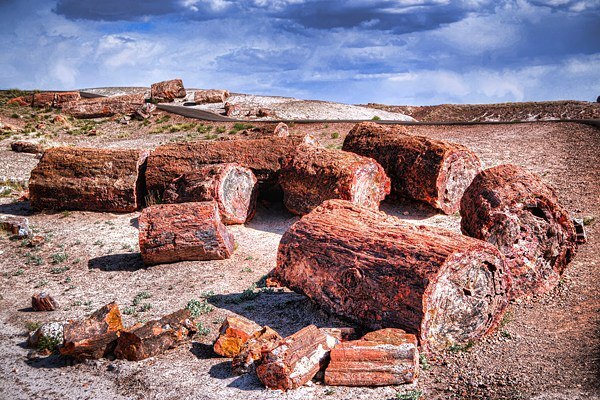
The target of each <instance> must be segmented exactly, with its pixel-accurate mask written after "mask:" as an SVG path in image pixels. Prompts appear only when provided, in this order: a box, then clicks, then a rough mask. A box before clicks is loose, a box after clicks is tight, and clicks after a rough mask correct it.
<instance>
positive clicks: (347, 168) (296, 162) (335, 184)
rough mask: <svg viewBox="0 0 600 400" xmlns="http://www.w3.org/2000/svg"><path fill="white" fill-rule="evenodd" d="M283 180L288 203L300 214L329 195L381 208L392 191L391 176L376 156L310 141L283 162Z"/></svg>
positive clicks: (284, 193)
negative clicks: (328, 146) (371, 156)
mask: <svg viewBox="0 0 600 400" xmlns="http://www.w3.org/2000/svg"><path fill="white" fill-rule="evenodd" d="M279 183H280V184H281V188H282V189H283V202H284V204H285V206H286V207H287V209H288V210H289V211H290V212H292V213H294V214H299V215H303V214H306V213H309V212H310V211H311V210H312V209H313V208H315V207H316V206H318V205H319V204H321V203H322V202H323V201H325V200H329V199H343V200H349V201H351V202H353V203H356V204H360V205H362V206H365V207H368V208H373V209H378V208H379V203H380V202H381V201H382V200H383V199H384V198H385V196H386V195H388V194H389V193H390V179H389V178H388V177H387V175H386V174H385V171H384V170H383V168H382V167H381V165H379V164H378V163H377V162H376V161H375V160H373V159H372V158H368V157H362V156H359V155H356V154H354V153H350V152H347V151H342V150H336V149H326V148H322V147H316V146H311V145H307V144H304V145H301V146H299V147H298V149H297V150H296V154H295V156H294V158H293V159H291V160H290V161H289V162H287V163H285V164H284V165H283V167H282V168H281V172H280V175H279Z"/></svg>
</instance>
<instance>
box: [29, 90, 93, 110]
mask: <svg viewBox="0 0 600 400" xmlns="http://www.w3.org/2000/svg"><path fill="white" fill-rule="evenodd" d="M80 99H81V95H80V94H79V92H43V93H35V94H34V95H33V97H32V102H31V106H32V107H54V108H61V107H62V106H63V105H64V104H65V103H68V102H71V101H79V100H80Z"/></svg>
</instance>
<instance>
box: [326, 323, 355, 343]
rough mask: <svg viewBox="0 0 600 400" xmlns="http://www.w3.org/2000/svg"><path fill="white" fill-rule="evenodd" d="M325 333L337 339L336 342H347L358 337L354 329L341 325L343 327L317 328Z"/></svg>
mask: <svg viewBox="0 0 600 400" xmlns="http://www.w3.org/2000/svg"><path fill="white" fill-rule="evenodd" d="M319 329H321V330H322V331H323V332H325V333H326V334H328V335H330V336H333V337H334V338H336V339H337V340H338V342H347V341H349V340H356V339H358V334H357V332H356V329H354V328H351V327H343V328H319Z"/></svg>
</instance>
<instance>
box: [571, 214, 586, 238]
mask: <svg viewBox="0 0 600 400" xmlns="http://www.w3.org/2000/svg"><path fill="white" fill-rule="evenodd" d="M573 227H574V228H575V242H576V243H577V244H584V243H587V234H586V233H585V224H584V223H583V219H581V218H573Z"/></svg>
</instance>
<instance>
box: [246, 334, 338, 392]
mask: <svg viewBox="0 0 600 400" xmlns="http://www.w3.org/2000/svg"><path fill="white" fill-rule="evenodd" d="M336 344H337V340H335V338H333V337H332V336H329V335H327V334H326V333H324V332H323V331H321V330H320V329H319V328H317V327H316V326H314V325H309V326H307V327H306V328H303V329H301V330H299V331H298V332H296V333H294V334H293V335H291V336H288V337H286V338H285V339H282V340H281V341H280V342H279V345H278V346H277V347H275V348H273V349H272V350H270V351H267V352H265V353H263V355H262V360H261V364H260V365H259V366H258V367H257V368H256V375H257V376H258V379H260V381H261V382H262V383H263V384H264V385H265V386H266V387H268V388H270V389H279V390H289V389H296V388H299V387H300V386H302V385H304V384H305V383H306V382H308V381H309V380H311V379H312V378H313V377H314V376H315V375H316V374H317V372H319V370H320V369H321V368H323V367H324V366H325V364H326V363H327V361H328V359H329V351H330V350H331V349H332V348H333V347H334V346H335V345H336Z"/></svg>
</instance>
